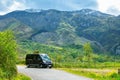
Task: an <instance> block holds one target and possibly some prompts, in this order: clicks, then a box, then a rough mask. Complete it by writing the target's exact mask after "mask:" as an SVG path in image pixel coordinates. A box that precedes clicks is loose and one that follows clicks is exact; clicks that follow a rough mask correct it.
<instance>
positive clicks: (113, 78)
mask: <svg viewBox="0 0 120 80" xmlns="http://www.w3.org/2000/svg"><path fill="white" fill-rule="evenodd" d="M60 70H64V71H67V72H70V73H73V74H76V75H80V76H85V77H89V78H92V79H94V80H120V75H119V74H117V72H116V70H109V69H84V68H83V69H80V68H77V69H72V68H70V69H68V68H60Z"/></svg>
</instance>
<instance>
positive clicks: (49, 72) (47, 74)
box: [17, 66, 92, 80]
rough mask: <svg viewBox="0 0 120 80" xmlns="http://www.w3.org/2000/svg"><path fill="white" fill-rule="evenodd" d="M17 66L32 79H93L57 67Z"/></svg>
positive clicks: (19, 70)
mask: <svg viewBox="0 0 120 80" xmlns="http://www.w3.org/2000/svg"><path fill="white" fill-rule="evenodd" d="M17 68H18V72H20V73H23V74H25V75H28V76H29V77H31V79H32V80H92V79H89V78H85V77H82V76H77V75H73V74H70V73H67V72H64V71H60V70H56V69H42V68H26V67H25V66H17Z"/></svg>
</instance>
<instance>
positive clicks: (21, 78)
mask: <svg viewBox="0 0 120 80" xmlns="http://www.w3.org/2000/svg"><path fill="white" fill-rule="evenodd" d="M0 80H10V79H6V78H4V77H2V78H0ZM11 80H31V79H30V77H28V76H26V75H24V74H21V73H19V74H17V76H16V77H14V78H12V79H11Z"/></svg>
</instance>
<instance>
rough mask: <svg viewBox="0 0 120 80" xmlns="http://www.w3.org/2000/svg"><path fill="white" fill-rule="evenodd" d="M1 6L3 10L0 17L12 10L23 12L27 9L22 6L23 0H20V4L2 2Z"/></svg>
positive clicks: (3, 0)
mask: <svg viewBox="0 0 120 80" xmlns="http://www.w3.org/2000/svg"><path fill="white" fill-rule="evenodd" d="M1 5H2V7H3V8H4V10H2V11H0V15H4V14H6V13H8V12H11V11H14V10H23V9H26V8H27V6H25V4H24V0H21V2H18V1H17V0H11V1H10V3H9V0H2V1H1Z"/></svg>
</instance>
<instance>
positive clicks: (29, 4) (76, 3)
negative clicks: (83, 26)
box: [0, 0, 120, 16]
mask: <svg viewBox="0 0 120 80" xmlns="http://www.w3.org/2000/svg"><path fill="white" fill-rule="evenodd" d="M25 9H43V10H47V9H57V10H61V11H73V10H81V9H93V10H98V11H101V12H103V13H108V14H112V15H116V16H117V15H120V0H1V1H0V15H4V14H7V13H9V12H11V11H14V10H25Z"/></svg>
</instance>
